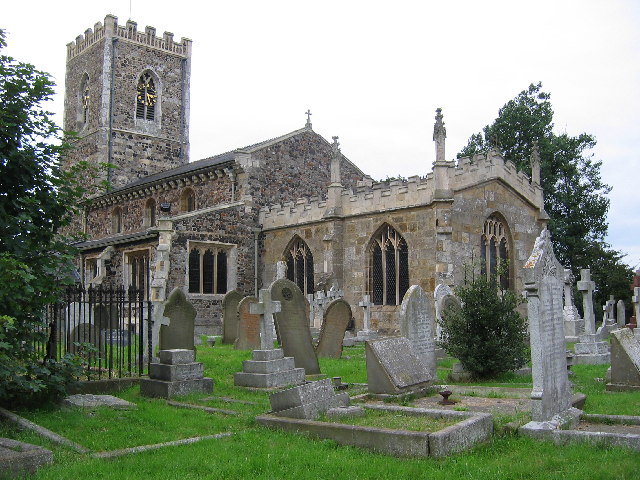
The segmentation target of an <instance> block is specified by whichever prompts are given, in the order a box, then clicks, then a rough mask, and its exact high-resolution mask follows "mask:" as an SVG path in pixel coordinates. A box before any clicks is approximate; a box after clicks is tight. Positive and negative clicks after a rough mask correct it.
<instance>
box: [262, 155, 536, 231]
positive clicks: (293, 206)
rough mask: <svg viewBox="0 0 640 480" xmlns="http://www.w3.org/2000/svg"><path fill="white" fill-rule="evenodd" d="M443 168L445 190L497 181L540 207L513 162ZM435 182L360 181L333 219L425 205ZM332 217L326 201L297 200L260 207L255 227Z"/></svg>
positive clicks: (495, 158) (482, 159) (478, 159)
mask: <svg viewBox="0 0 640 480" xmlns="http://www.w3.org/2000/svg"><path fill="white" fill-rule="evenodd" d="M447 163H448V164H449V165H448V167H449V168H447V169H445V172H446V175H447V176H448V179H447V180H448V185H449V189H450V190H452V191H453V192H456V191H460V190H464V189H466V188H469V187H472V186H475V185H478V184H481V183H483V182H486V181H489V180H502V181H503V182H504V183H505V184H507V185H510V186H511V187H512V188H513V189H514V190H516V191H517V192H519V194H520V195H522V197H524V198H525V199H526V200H527V201H528V202H529V203H531V204H532V205H535V206H537V207H539V208H540V209H542V208H543V204H542V203H543V199H542V189H541V187H540V186H539V185H536V184H531V183H530V180H529V177H528V176H527V175H526V174H524V173H522V172H518V171H517V169H516V166H515V164H514V163H513V162H509V161H505V160H504V158H503V157H502V156H501V155H500V154H498V153H496V152H489V153H488V154H486V155H484V154H478V155H474V156H473V157H472V158H468V157H466V158H461V159H460V160H459V161H458V162H457V163H456V162H455V161H451V162H447ZM435 191H436V182H435V179H434V173H433V172H430V173H429V174H427V175H426V176H424V177H420V176H417V175H416V176H413V177H409V178H408V179H406V180H394V181H391V182H374V181H373V180H371V178H368V177H365V178H364V179H363V180H362V181H360V182H358V185H357V187H356V188H355V190H351V189H343V190H342V192H341V199H342V201H341V202H340V208H341V211H340V213H337V212H336V214H337V215H339V216H344V217H349V216H355V215H364V214H371V213H379V212H385V211H393V210H397V209H401V208H411V207H417V206H424V205H430V204H432V203H433V201H434V197H435V195H434V194H435ZM332 215H334V214H333V213H331V212H330V211H329V209H328V208H327V201H326V200H324V199H319V198H318V197H312V198H300V199H298V200H297V201H295V202H287V203H285V204H282V205H281V204H276V205H271V206H266V207H263V208H261V209H260V223H261V224H262V225H263V228H264V229H265V230H271V229H276V228H281V227H286V226H290V225H300V224H305V223H312V222H318V221H322V220H323V219H325V218H328V216H332Z"/></svg>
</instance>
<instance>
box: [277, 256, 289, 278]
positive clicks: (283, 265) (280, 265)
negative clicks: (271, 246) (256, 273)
mask: <svg viewBox="0 0 640 480" xmlns="http://www.w3.org/2000/svg"><path fill="white" fill-rule="evenodd" d="M283 278H287V262H283V261H282V260H279V261H278V262H276V280H281V279H283Z"/></svg>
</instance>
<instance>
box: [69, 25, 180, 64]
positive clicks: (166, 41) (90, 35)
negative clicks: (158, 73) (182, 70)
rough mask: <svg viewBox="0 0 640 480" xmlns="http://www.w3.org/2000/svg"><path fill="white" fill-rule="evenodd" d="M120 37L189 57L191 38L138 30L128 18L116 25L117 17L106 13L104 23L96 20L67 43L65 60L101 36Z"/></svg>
mask: <svg viewBox="0 0 640 480" xmlns="http://www.w3.org/2000/svg"><path fill="white" fill-rule="evenodd" d="M114 37H115V38H120V39H124V40H126V41H128V42H133V43H137V44H140V45H145V46H148V47H151V48H154V49H157V50H162V51H165V52H169V53H172V54H175V55H178V56H182V57H191V40H190V39H188V38H184V37H183V38H182V39H181V40H180V42H175V41H174V40H173V33H170V32H164V34H163V35H162V36H161V37H159V36H156V29H155V28H154V27H149V26H147V27H145V29H144V31H138V24H137V23H136V22H134V21H132V20H128V21H127V23H126V24H125V25H118V17H116V16H114V15H107V16H106V17H105V19H104V25H103V24H102V23H100V22H97V23H96V24H95V25H94V26H93V29H91V28H88V29H87V30H85V32H84V35H78V36H77V37H76V40H75V42H71V43H68V44H67V60H71V59H72V58H74V57H76V56H77V55H79V54H81V53H82V52H83V51H85V50H86V49H87V48H89V47H91V46H92V45H94V44H96V43H97V42H99V41H100V40H102V39H103V38H114Z"/></svg>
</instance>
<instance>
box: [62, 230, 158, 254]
mask: <svg viewBox="0 0 640 480" xmlns="http://www.w3.org/2000/svg"><path fill="white" fill-rule="evenodd" d="M157 236H158V232H157V231H155V232H154V231H151V232H150V231H142V232H134V233H126V234H123V235H114V236H111V237H106V238H100V239H98V240H87V241H86V242H78V243H74V244H73V246H74V247H76V248H79V249H80V250H83V251H85V250H93V249H95V248H103V247H108V246H109V245H120V244H123V243H133V242H137V241H140V240H148V239H150V238H156V237H157Z"/></svg>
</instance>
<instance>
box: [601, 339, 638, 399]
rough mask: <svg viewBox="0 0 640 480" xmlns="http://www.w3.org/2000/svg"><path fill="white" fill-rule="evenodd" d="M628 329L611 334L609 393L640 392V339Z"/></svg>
mask: <svg viewBox="0 0 640 480" xmlns="http://www.w3.org/2000/svg"><path fill="white" fill-rule="evenodd" d="M634 333H635V332H634V331H633V330H631V329H628V328H621V329H619V330H614V331H613V332H612V333H611V381H610V382H609V383H608V384H607V390H609V391H625V390H629V391H640V339H639V338H638V336H637V335H635V334H634Z"/></svg>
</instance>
